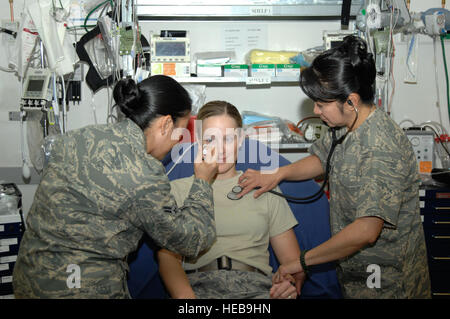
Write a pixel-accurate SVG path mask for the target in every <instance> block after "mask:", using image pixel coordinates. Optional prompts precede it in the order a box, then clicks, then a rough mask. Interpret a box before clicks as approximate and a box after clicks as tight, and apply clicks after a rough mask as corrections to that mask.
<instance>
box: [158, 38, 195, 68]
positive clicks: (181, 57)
mask: <svg viewBox="0 0 450 319" xmlns="http://www.w3.org/2000/svg"><path fill="white" fill-rule="evenodd" d="M150 45H151V55H150V56H151V61H152V62H190V60H191V50H190V42H189V38H188V37H179V38H178V37H177V38H172V37H170V38H166V37H160V36H155V35H154V36H152V38H151V44H150Z"/></svg>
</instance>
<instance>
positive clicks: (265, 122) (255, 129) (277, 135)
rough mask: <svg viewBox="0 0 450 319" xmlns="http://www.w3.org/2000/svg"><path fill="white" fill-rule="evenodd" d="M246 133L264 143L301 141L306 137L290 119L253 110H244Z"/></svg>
mask: <svg viewBox="0 0 450 319" xmlns="http://www.w3.org/2000/svg"><path fill="white" fill-rule="evenodd" d="M242 117H243V122H244V130H245V135H246V136H248V137H249V138H250V139H255V140H258V141H260V142H263V143H269V144H270V143H274V144H277V143H279V144H289V143H301V142H304V139H303V138H302V136H301V132H300V130H298V128H297V126H296V125H295V124H294V123H293V122H291V121H288V120H284V119H281V118H279V117H275V116H273V117H272V116H267V115H264V114H259V113H256V112H251V111H244V112H242Z"/></svg>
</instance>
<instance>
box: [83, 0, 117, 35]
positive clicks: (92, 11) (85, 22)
mask: <svg viewBox="0 0 450 319" xmlns="http://www.w3.org/2000/svg"><path fill="white" fill-rule="evenodd" d="M108 2H109V3H110V4H111V5H112V4H113V2H112V1H110V0H106V1H103V2H102V3H100V4H99V5H97V6H96V7H95V8H94V9H92V10H91V12H89V13H88V14H87V16H86V18H85V19H84V23H83V27H84V29H85V30H86V32H89V30H88V29H87V26H88V24H87V21H88V20H89V17H90V16H91V15H92V14H93V13H94V12H95V11H97V10H98V9H99V8H100V7H102V6H103V5H107V4H108Z"/></svg>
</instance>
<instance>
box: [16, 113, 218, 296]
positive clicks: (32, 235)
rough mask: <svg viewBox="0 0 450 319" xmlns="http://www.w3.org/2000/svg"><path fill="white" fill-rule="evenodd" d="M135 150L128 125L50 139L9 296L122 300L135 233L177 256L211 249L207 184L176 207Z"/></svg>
mask: <svg viewBox="0 0 450 319" xmlns="http://www.w3.org/2000/svg"><path fill="white" fill-rule="evenodd" d="M144 143H145V138H144V135H143V133H142V130H141V129H140V128H139V127H138V126H137V125H136V124H134V123H133V122H132V121H131V120H128V119H126V120H124V121H122V122H119V123H116V124H112V125H96V126H88V127H85V128H82V129H79V130H74V131H71V132H69V133H68V134H65V135H63V136H61V137H60V138H58V139H57V140H56V142H55V144H54V146H53V151H52V155H51V158H50V161H49V165H48V167H47V168H46V170H45V171H44V174H43V176H42V180H41V183H40V185H39V187H38V189H37V191H36V194H35V198H34V202H33V204H32V207H31V209H30V212H29V214H28V217H27V229H26V231H25V234H24V237H23V240H22V242H21V246H20V250H19V256H18V259H17V263H16V265H15V268H14V274H13V278H14V279H13V285H14V293H15V295H16V297H25V298H34V297H43V298H63V297H77V298H78V297H80V298H127V297H129V293H128V289H127V286H126V273H127V270H128V266H127V262H126V257H127V255H128V254H129V253H130V252H132V251H134V250H135V249H136V247H137V244H138V241H139V240H140V238H141V237H142V235H143V233H144V232H147V233H148V234H149V236H150V237H151V238H152V239H153V240H154V241H155V243H156V244H157V245H159V246H161V247H165V248H167V249H169V250H172V251H175V252H177V253H179V254H181V255H186V256H196V255H197V254H198V253H199V252H200V251H201V250H204V249H206V248H208V247H209V246H211V244H212V243H213V241H214V240H215V237H216V232H215V224H214V210H213V196H212V188H211V186H210V185H209V184H208V183H207V182H205V181H203V180H201V179H195V180H194V183H193V185H192V188H191V190H190V192H189V196H188V197H187V199H186V200H185V201H184V205H183V206H182V207H177V205H176V202H175V199H174V197H173V196H172V195H171V194H170V183H169V180H168V178H167V176H166V175H165V170H164V166H163V165H162V164H161V162H160V161H158V160H157V159H155V158H153V157H152V156H150V155H148V154H147V153H146V152H145V147H144ZM70 265H72V266H70ZM73 265H76V266H78V267H79V269H80V274H79V275H80V276H79V279H80V287H79V288H77V287H76V286H75V288H69V286H70V287H73V286H74V285H73V283H76V281H74V280H75V279H76V278H75V277H70V276H71V274H74V275H75V271H73V273H72V272H71V271H72V270H73V268H71V267H73ZM69 266H70V267H69ZM70 283H72V284H70Z"/></svg>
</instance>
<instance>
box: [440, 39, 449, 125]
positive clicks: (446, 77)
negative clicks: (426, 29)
mask: <svg viewBox="0 0 450 319" xmlns="http://www.w3.org/2000/svg"><path fill="white" fill-rule="evenodd" d="M444 37H445V35H441V47H442V60H443V61H444V69H445V83H446V84H447V86H446V89H447V110H448V116H449V119H450V91H449V90H450V89H449V83H448V68H447V58H446V54H445V44H444Z"/></svg>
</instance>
